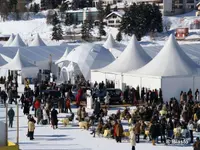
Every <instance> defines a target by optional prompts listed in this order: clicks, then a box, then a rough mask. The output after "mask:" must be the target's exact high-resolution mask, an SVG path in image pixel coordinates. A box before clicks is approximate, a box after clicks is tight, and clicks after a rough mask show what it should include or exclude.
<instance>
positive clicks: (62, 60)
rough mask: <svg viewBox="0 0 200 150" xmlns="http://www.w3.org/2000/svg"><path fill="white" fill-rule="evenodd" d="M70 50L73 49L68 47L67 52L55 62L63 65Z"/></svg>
mask: <svg viewBox="0 0 200 150" xmlns="http://www.w3.org/2000/svg"><path fill="white" fill-rule="evenodd" d="M70 51H71V50H70V49H68V48H66V50H65V53H64V54H63V56H62V57H61V58H60V59H58V60H57V61H56V62H55V64H57V65H58V66H59V67H61V66H62V64H63V62H64V61H66V59H67V55H68V54H69V53H70Z"/></svg>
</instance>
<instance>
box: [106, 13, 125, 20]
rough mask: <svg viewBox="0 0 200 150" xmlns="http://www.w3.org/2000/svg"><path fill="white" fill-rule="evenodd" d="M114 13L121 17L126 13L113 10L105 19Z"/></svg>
mask: <svg viewBox="0 0 200 150" xmlns="http://www.w3.org/2000/svg"><path fill="white" fill-rule="evenodd" d="M113 14H115V15H117V16H119V17H121V18H122V16H123V15H124V11H113V12H111V13H110V14H108V15H107V16H106V17H105V19H107V18H109V17H110V16H112V15H113Z"/></svg>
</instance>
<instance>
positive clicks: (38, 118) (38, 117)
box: [36, 107, 43, 124]
mask: <svg viewBox="0 0 200 150" xmlns="http://www.w3.org/2000/svg"><path fill="white" fill-rule="evenodd" d="M42 112H43V111H42V109H41V108H40V107H39V108H38V109H37V110H36V117H37V124H39V123H40V121H41V120H42Z"/></svg>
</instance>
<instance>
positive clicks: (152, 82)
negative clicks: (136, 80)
mask: <svg viewBox="0 0 200 150" xmlns="http://www.w3.org/2000/svg"><path fill="white" fill-rule="evenodd" d="M141 83H142V84H141V86H142V87H144V88H148V89H151V90H153V89H157V90H159V89H160V88H161V78H158V77H148V76H147V77H141Z"/></svg>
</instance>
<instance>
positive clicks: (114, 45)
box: [103, 34, 125, 58]
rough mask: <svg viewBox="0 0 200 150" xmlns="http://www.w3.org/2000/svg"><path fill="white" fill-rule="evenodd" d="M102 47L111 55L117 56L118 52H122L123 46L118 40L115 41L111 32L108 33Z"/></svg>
mask: <svg viewBox="0 0 200 150" xmlns="http://www.w3.org/2000/svg"><path fill="white" fill-rule="evenodd" d="M103 47H105V48H106V49H109V51H110V52H111V53H112V55H113V56H114V57H115V58H117V57H119V56H120V54H121V53H122V52H123V50H124V48H125V46H124V45H123V44H121V43H119V42H116V41H115V40H114V38H113V36H112V34H109V35H108V38H107V40H106V41H105V43H104V44H103Z"/></svg>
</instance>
